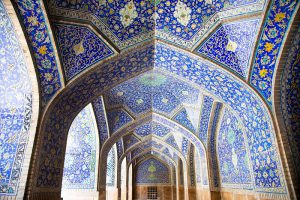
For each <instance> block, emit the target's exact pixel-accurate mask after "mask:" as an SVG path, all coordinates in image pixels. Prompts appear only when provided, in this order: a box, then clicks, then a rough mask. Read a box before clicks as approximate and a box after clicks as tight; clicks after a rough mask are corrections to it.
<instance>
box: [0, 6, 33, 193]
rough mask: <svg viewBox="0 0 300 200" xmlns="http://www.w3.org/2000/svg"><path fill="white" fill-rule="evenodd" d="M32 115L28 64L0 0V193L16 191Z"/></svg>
mask: <svg viewBox="0 0 300 200" xmlns="http://www.w3.org/2000/svg"><path fill="white" fill-rule="evenodd" d="M31 115H32V88H31V81H30V77H29V72H28V70H27V64H26V61H25V57H24V54H23V51H22V47H21V45H20V43H19V39H18V33H17V32H15V28H14V26H13V23H12V21H11V19H10V17H9V14H8V11H7V10H6V8H5V7H4V5H3V2H2V1H0V196H3V195H4V196H6V195H16V194H17V192H18V186H19V181H20V176H21V171H22V166H23V160H24V151H25V149H26V147H27V142H28V138H29V133H28V131H29V128H30V121H31ZM4 198H5V197H4Z"/></svg>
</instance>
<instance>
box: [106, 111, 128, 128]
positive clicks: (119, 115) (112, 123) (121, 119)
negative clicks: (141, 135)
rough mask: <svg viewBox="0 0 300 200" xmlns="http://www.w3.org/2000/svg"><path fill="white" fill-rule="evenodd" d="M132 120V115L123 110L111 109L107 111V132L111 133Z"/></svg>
mask: <svg viewBox="0 0 300 200" xmlns="http://www.w3.org/2000/svg"><path fill="white" fill-rule="evenodd" d="M132 120H133V119H132V117H131V116H130V115H128V113H127V112H126V111H124V110H113V111H108V112H107V121H108V126H109V132H110V133H111V134H113V133H114V132H116V131H117V130H118V129H120V128H121V127H122V126H124V125H125V124H127V123H129V122H131V121H132Z"/></svg>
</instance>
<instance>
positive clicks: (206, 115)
mask: <svg viewBox="0 0 300 200" xmlns="http://www.w3.org/2000/svg"><path fill="white" fill-rule="evenodd" d="M213 102H214V99H213V98H212V97H209V96H204V97H203V104H202V110H201V117H200V123H199V139H200V140H201V141H202V142H203V144H204V145H205V146H207V131H208V125H209V119H210V113H211V109H212V105H213Z"/></svg>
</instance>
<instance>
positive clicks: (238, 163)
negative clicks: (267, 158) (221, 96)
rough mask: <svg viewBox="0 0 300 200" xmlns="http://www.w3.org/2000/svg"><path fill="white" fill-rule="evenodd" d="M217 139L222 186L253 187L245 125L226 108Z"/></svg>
mask: <svg viewBox="0 0 300 200" xmlns="http://www.w3.org/2000/svg"><path fill="white" fill-rule="evenodd" d="M216 139H217V158H218V159H217V160H218V166H219V174H220V181H221V186H222V187H226V188H228V187H235V188H249V187H252V180H251V171H250V167H249V155H248V153H247V149H246V144H245V135H244V131H243V125H242V124H241V123H240V122H239V121H238V119H237V118H236V116H235V115H234V114H233V113H232V112H231V111H230V110H229V109H225V111H224V115H223V118H222V119H221V126H220V130H219V133H218V137H217V138H216Z"/></svg>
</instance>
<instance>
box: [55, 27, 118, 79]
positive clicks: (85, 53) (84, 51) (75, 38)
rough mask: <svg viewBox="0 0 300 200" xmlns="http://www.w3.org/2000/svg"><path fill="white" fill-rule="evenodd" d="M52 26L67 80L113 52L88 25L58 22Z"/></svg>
mask: <svg viewBox="0 0 300 200" xmlns="http://www.w3.org/2000/svg"><path fill="white" fill-rule="evenodd" d="M53 27H54V30H55V36H56V39H57V43H58V48H59V52H60V56H61V58H62V64H63V67H64V71H65V75H66V80H67V81H69V80H71V79H72V78H73V77H74V76H76V75H78V74H79V73H80V72H82V71H83V70H84V69H86V68H88V67H89V66H91V65H93V64H95V63H97V62H99V61H101V60H103V59H105V58H108V57H110V56H112V55H113V54H114V52H113V51H112V50H111V49H110V48H109V47H108V46H107V45H106V44H105V43H104V42H103V41H102V39H101V38H100V37H99V36H97V35H96V34H95V33H94V32H93V31H91V30H90V29H89V28H88V27H83V26H78V25H71V24H60V23H54V26H53Z"/></svg>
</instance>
